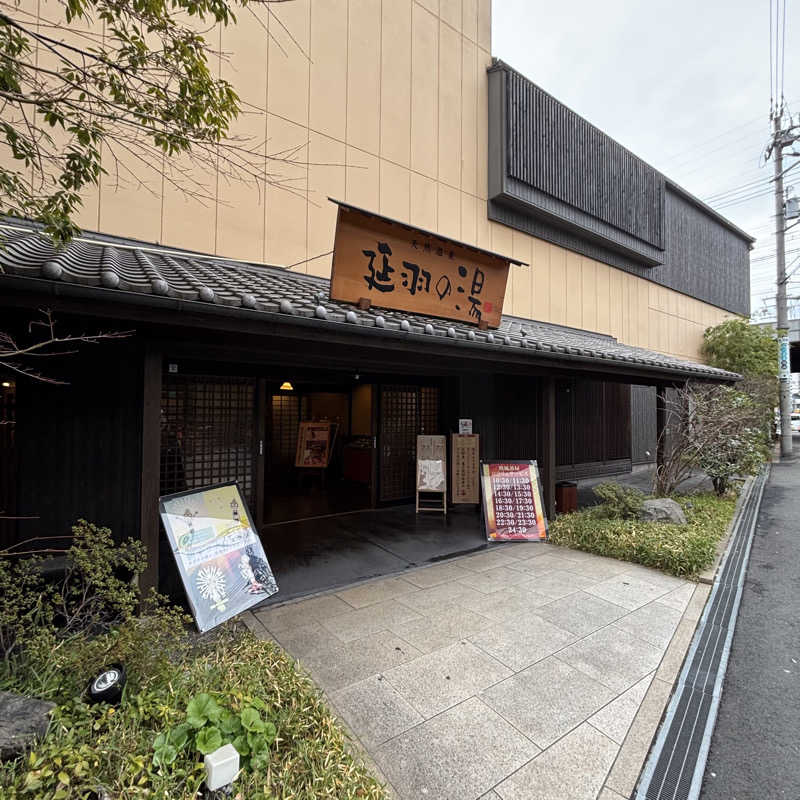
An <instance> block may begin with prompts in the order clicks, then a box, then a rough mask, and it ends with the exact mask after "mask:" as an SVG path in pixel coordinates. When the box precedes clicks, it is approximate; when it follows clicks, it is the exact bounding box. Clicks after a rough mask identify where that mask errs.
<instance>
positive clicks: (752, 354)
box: [702, 317, 778, 378]
mask: <svg viewBox="0 0 800 800" xmlns="http://www.w3.org/2000/svg"><path fill="white" fill-rule="evenodd" d="M702 351H703V356H704V357H705V359H706V360H707V361H708V363H709V364H710V365H711V366H712V367H719V368H720V369H727V370H730V371H731V372H738V373H740V374H742V375H744V376H745V377H748V378H749V377H775V376H777V374H778V340H777V338H776V336H775V333H774V331H771V330H769V329H765V328H760V327H758V326H757V325H751V324H750V323H749V322H747V320H744V319H742V318H741V317H737V318H735V319H728V320H725V322H721V323H720V324H719V325H715V326H714V327H712V328H706V331H705V333H704V334H703V349H702Z"/></svg>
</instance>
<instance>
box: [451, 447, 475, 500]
mask: <svg viewBox="0 0 800 800" xmlns="http://www.w3.org/2000/svg"><path fill="white" fill-rule="evenodd" d="M452 451H453V454H452V458H451V463H452V466H451V467H450V476H451V481H452V486H451V489H450V494H451V496H452V498H453V502H454V503H475V504H477V503H480V501H481V493H480V477H479V476H480V436H478V434H477V433H454V434H453V437H452Z"/></svg>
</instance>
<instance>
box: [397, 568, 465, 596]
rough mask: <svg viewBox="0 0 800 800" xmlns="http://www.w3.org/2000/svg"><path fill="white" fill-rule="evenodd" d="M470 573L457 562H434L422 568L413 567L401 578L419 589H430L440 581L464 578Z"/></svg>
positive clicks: (440, 582)
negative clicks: (430, 565)
mask: <svg viewBox="0 0 800 800" xmlns="http://www.w3.org/2000/svg"><path fill="white" fill-rule="evenodd" d="M467 575H472V572H470V570H468V569H464V568H463V567H460V566H459V565H458V564H455V563H453V562H448V563H446V564H436V565H434V566H432V567H425V568H424V569H415V570H411V571H409V572H408V573H407V574H405V575H403V579H404V580H406V581H408V582H409V583H413V584H414V586H417V587H419V588H420V589H430V588H431V587H432V586H439V585H440V584H442V583H448V582H449V581H454V580H457V579H458V578H464V577H466V576H467Z"/></svg>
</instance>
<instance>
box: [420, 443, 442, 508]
mask: <svg viewBox="0 0 800 800" xmlns="http://www.w3.org/2000/svg"><path fill="white" fill-rule="evenodd" d="M420 492H423V493H435V494H438V495H440V497H441V504H439V505H436V506H435V507H431V506H429V505H425V504H423V503H420ZM416 494H417V513H419V512H420V511H441V512H442V513H443V514H445V515H447V437H446V436H417V492H416Z"/></svg>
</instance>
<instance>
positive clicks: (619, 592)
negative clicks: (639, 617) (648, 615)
mask: <svg viewBox="0 0 800 800" xmlns="http://www.w3.org/2000/svg"><path fill="white" fill-rule="evenodd" d="M586 591H587V592H589V594H593V595H594V596H595V597H601V598H602V599H603V600H608V602H609V603H615V604H616V605H618V606H622V607H623V608H627V609H628V610H629V611H634V610H636V609H637V608H640V607H641V606H644V605H647V603H650V602H652V601H653V600H657V599H658V598H659V597H662V596H663V595H665V594H666V593H667V592H668V591H669V589H668V588H667V587H664V586H660V585H656V584H655V583H653V582H652V581H645V580H643V579H642V578H639V577H637V576H635V575H629V574H627V573H624V572H623V573H621V574H620V575H614V576H613V577H611V578H608V579H606V580H604V581H600V582H599V583H595V584H593V585H592V586H589V587H586Z"/></svg>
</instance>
